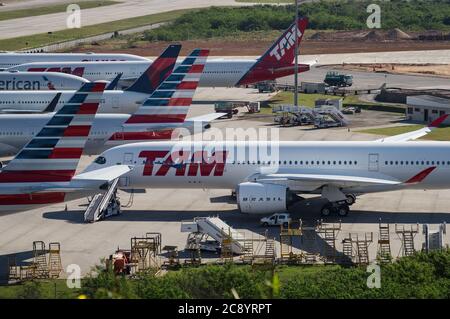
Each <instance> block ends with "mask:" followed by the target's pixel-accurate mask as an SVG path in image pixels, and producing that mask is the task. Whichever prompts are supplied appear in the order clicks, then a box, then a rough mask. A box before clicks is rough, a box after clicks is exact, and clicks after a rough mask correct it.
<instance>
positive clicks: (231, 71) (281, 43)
mask: <svg viewBox="0 0 450 319" xmlns="http://www.w3.org/2000/svg"><path fill="white" fill-rule="evenodd" d="M307 23H308V20H307V19H306V18H302V19H300V20H299V22H298V30H297V31H298V42H299V43H300V41H301V40H302V38H303V34H304V32H305V29H306V26H307ZM294 47H295V23H293V24H292V25H291V26H290V27H289V28H288V29H287V30H286V31H285V32H284V33H283V34H282V35H281V36H280V37H279V38H278V39H277V40H276V41H275V43H274V44H273V45H272V46H271V47H270V48H269V49H268V50H267V52H265V53H264V54H263V55H262V56H261V57H260V58H258V59H209V60H208V62H207V63H206V66H205V70H204V72H203V76H202V78H201V80H200V84H199V85H200V86H203V87H233V86H244V85H248V84H252V83H256V82H261V81H266V80H275V79H277V78H280V77H284V76H287V75H291V74H294V65H293V60H294ZM151 63H152V62H150V61H116V62H101V61H100V62H92V61H90V62H58V61H56V62H50V61H47V62H35V63H27V64H22V65H17V66H15V67H12V68H10V70H18V71H29V72H63V73H69V74H73V75H77V76H81V77H84V78H86V79H88V80H90V81H97V80H111V79H112V78H113V77H114V76H116V75H117V74H119V73H122V74H123V75H122V81H123V80H125V81H131V80H133V81H134V80H135V79H136V78H138V77H139V76H141V75H142V73H143V72H145V70H146V69H147V68H148V67H149V64H151ZM314 63H315V62H309V63H307V64H299V72H305V71H308V70H309V68H310V66H311V65H312V64H314ZM178 64H179V63H178Z"/></svg>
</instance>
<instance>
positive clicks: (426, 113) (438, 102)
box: [406, 95, 450, 125]
mask: <svg viewBox="0 0 450 319" xmlns="http://www.w3.org/2000/svg"><path fill="white" fill-rule="evenodd" d="M406 104H407V108H406V118H407V119H408V120H411V121H414V122H423V123H430V122H432V121H434V120H435V119H437V118H438V117H439V116H441V115H444V114H450V99H446V98H443V97H437V96H432V95H416V96H408V97H407V98H406ZM444 123H445V124H449V125H450V120H449V119H448V118H447V119H446V120H445V122H444Z"/></svg>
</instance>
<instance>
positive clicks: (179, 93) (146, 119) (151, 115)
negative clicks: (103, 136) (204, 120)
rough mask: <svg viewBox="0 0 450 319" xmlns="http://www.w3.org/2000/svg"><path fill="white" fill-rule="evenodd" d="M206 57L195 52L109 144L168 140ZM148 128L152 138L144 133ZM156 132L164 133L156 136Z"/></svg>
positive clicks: (184, 113)
mask: <svg viewBox="0 0 450 319" xmlns="http://www.w3.org/2000/svg"><path fill="white" fill-rule="evenodd" d="M208 55H209V50H201V49H195V50H194V51H193V52H192V53H191V54H190V55H189V56H188V57H186V58H185V59H184V61H183V62H181V64H180V65H179V66H177V67H176V68H175V70H174V71H173V72H172V74H170V75H169V76H168V77H167V79H166V80H165V81H164V82H163V83H162V84H161V85H160V86H159V87H158V88H157V89H156V90H155V92H153V94H152V95H151V96H150V98H148V99H147V100H146V101H145V102H144V103H143V104H142V105H141V107H140V108H139V109H138V110H137V111H136V112H135V113H134V114H133V115H131V116H130V118H129V119H128V120H127V121H126V122H125V124H124V131H123V132H120V134H114V135H113V136H112V137H111V138H110V140H111V141H117V140H128V141H140V140H151V139H161V136H163V137H168V138H170V134H169V133H170V132H172V131H173V129H175V128H176V127H178V126H180V125H181V124H182V123H183V122H184V121H185V119H186V116H187V113H188V111H189V107H190V105H191V104H192V98H193V97H194V94H195V90H196V89H197V86H198V83H199V81H200V77H201V75H202V73H203V69H204V67H205V63H206V59H207V57H208ZM149 125H151V127H152V128H154V129H152V131H153V132H151V133H152V134H149V132H148V131H149ZM168 127H171V128H168ZM142 131H147V132H142ZM158 131H160V132H161V131H164V133H163V134H158ZM142 133H145V134H142Z"/></svg>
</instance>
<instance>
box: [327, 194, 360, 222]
mask: <svg viewBox="0 0 450 319" xmlns="http://www.w3.org/2000/svg"><path fill="white" fill-rule="evenodd" d="M346 197H347V199H346V200H343V201H339V202H328V203H326V204H325V205H324V206H323V207H322V208H321V210H320V213H321V215H322V216H324V217H327V216H330V215H331V214H333V213H336V214H338V215H339V216H341V217H345V216H347V215H348V213H349V212H350V206H351V205H353V204H354V203H355V201H356V196H355V195H354V194H347V195H346Z"/></svg>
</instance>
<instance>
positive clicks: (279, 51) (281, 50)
mask: <svg viewBox="0 0 450 319" xmlns="http://www.w3.org/2000/svg"><path fill="white" fill-rule="evenodd" d="M296 27H297V26H295V25H293V26H292V28H291V30H289V31H288V32H287V33H286V35H285V36H284V37H282V38H281V39H280V41H279V42H278V43H277V44H276V45H275V46H274V47H273V49H272V51H270V53H269V55H270V56H275V58H276V59H277V61H280V60H281V58H282V57H283V56H284V55H285V54H286V50H289V49H290V48H292V47H293V46H295V28H296ZM297 35H298V37H299V38H301V37H302V35H303V34H302V32H301V31H300V29H299V28H298V27H297Z"/></svg>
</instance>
